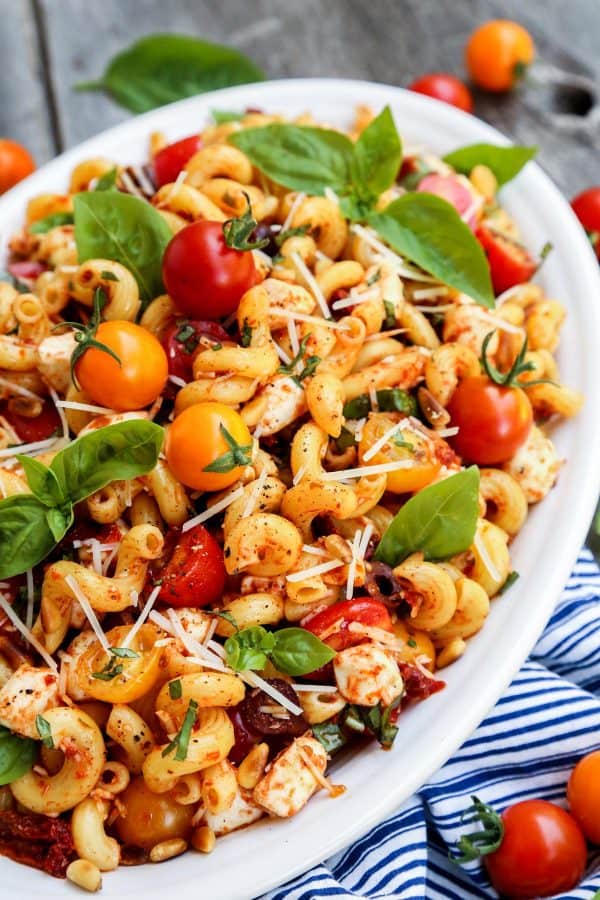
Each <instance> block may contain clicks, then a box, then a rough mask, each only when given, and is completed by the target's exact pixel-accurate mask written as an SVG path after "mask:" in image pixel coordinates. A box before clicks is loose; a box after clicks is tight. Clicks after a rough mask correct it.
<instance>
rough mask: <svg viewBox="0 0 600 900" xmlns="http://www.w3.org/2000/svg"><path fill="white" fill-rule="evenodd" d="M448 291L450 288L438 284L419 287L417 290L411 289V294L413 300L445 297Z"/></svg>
mask: <svg viewBox="0 0 600 900" xmlns="http://www.w3.org/2000/svg"><path fill="white" fill-rule="evenodd" d="M449 293H450V288H447V287H442V286H440V287H430V288H419V290H417V291H413V294H412V295H413V300H433V299H434V298H435V297H447V296H448V294H449ZM452 305H453V304H452Z"/></svg>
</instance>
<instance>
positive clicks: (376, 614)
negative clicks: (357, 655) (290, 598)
mask: <svg viewBox="0 0 600 900" xmlns="http://www.w3.org/2000/svg"><path fill="white" fill-rule="evenodd" d="M352 622H357V623H358V624H359V625H366V626H368V627H370V628H382V629H383V630H384V631H389V632H392V631H393V626H392V620H391V618H390V614H389V612H388V610H387V607H386V606H384V604H383V603H381V601H380V600H373V599H372V598H371V597H355V598H354V599H353V600H342V601H340V602H339V603H334V604H333V606H328V607H327V609H324V610H322V612H318V613H316V615H314V616H311V618H310V619H305V620H304V621H303V623H302V627H303V628H306V630H307V631H311V632H312V633H313V634H314V635H316V636H317V637H318V638H320V640H322V641H323V642H324V643H325V644H328V645H329V646H330V647H332V648H333V649H334V650H337V651H338V652H339V651H340V650H345V649H346V648H347V647H353V646H354V645H355V644H361V643H362V642H363V641H364V640H366V638H365V636H364V635H361V634H360V633H358V632H353V631H349V630H348V626H349V625H351V624H352ZM333 626H335V630H333V631H332V630H331V629H332V627H333Z"/></svg>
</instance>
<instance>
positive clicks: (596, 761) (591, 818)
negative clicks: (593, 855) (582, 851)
mask: <svg viewBox="0 0 600 900" xmlns="http://www.w3.org/2000/svg"><path fill="white" fill-rule="evenodd" d="M567 800H568V801H569V806H570V807H571V815H572V816H573V818H574V819H575V820H576V821H577V824H578V825H579V827H580V828H581V830H582V831H583V833H584V834H585V836H586V838H587V839H588V840H589V841H591V842H592V844H600V818H599V817H598V810H599V809H600V750H595V751H594V752H593V753H588V755H587V756H584V757H583V759H580V760H579V762H578V763H577V765H576V766H575V768H574V769H573V771H572V772H571V777H570V778H569V786H568V788H567Z"/></svg>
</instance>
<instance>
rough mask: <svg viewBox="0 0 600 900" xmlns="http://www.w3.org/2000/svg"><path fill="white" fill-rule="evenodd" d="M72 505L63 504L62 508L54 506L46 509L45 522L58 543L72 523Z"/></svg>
mask: <svg viewBox="0 0 600 900" xmlns="http://www.w3.org/2000/svg"><path fill="white" fill-rule="evenodd" d="M73 518H74V517H73V507H72V506H70V505H69V504H65V505H64V507H63V509H57V508H56V507H54V508H52V509H49V510H47V512H46V524H47V525H48V528H49V529H50V531H51V532H52V537H53V538H54V540H55V541H56V543H57V544H58V542H59V541H61V540H62V539H63V537H64V536H65V534H66V533H67V531H68V530H69V528H70V527H71V525H72V524H73Z"/></svg>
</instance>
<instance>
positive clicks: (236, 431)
mask: <svg viewBox="0 0 600 900" xmlns="http://www.w3.org/2000/svg"><path fill="white" fill-rule="evenodd" d="M251 451H252V435H251V434H250V432H249V431H248V427H247V425H246V423H245V422H244V420H243V419H242V417H241V416H240V414H239V413H237V412H236V411H235V410H234V409H231V407H230V406H226V405H225V404H224V403H197V404H195V406H188V408H187V409H184V411H183V412H182V413H180V415H178V416H177V418H176V419H175V421H174V422H173V423H172V425H170V426H169V429H168V431H167V439H166V442H165V453H166V456H167V462H168V464H169V468H170V469H171V471H172V472H173V474H174V475H175V478H178V479H179V481H181V482H182V483H183V484H185V485H187V487H191V488H194V489H195V490H197V491H220V490H222V489H223V488H226V487H229V486H230V485H231V484H233V483H234V481H237V480H238V478H239V477H240V475H241V474H242V471H243V469H244V466H246V465H248V464H249V463H250V461H251Z"/></svg>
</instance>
